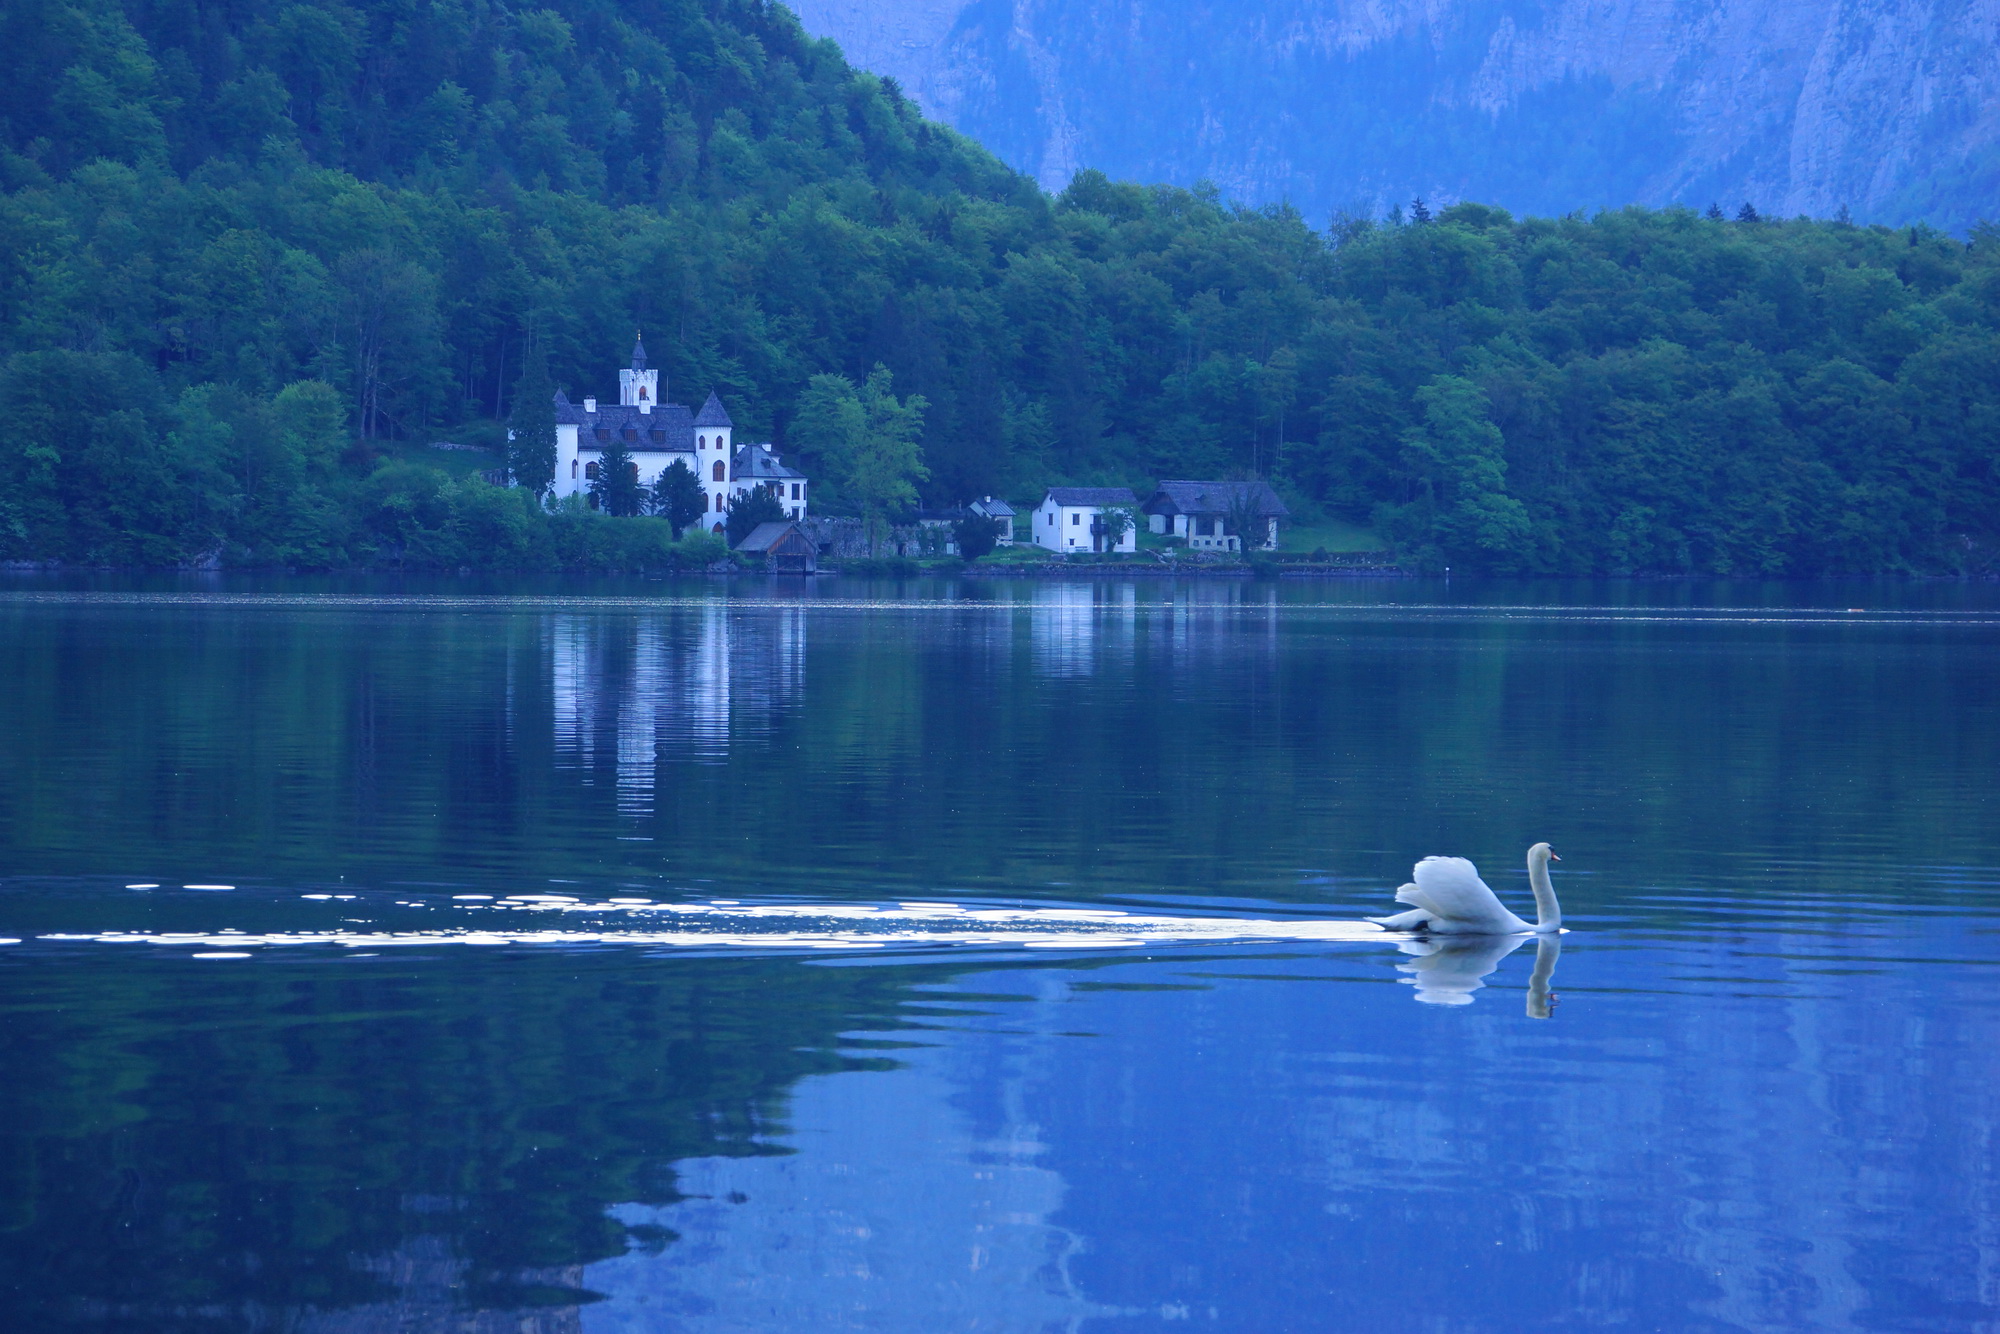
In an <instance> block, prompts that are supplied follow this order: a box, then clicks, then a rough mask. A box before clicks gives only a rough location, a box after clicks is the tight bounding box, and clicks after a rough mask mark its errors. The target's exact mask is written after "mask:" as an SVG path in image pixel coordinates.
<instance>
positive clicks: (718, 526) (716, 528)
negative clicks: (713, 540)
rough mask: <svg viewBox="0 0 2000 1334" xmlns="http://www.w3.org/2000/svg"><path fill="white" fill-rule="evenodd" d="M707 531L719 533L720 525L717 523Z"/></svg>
mask: <svg viewBox="0 0 2000 1334" xmlns="http://www.w3.org/2000/svg"><path fill="white" fill-rule="evenodd" d="M708 531H709V532H711V533H720V532H721V531H722V525H721V524H719V523H718V524H717V525H715V527H713V528H711V529H709V530H708Z"/></svg>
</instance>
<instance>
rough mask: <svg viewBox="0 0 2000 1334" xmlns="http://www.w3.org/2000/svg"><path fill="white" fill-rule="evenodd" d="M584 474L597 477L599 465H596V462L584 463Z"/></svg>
mask: <svg viewBox="0 0 2000 1334" xmlns="http://www.w3.org/2000/svg"><path fill="white" fill-rule="evenodd" d="M583 475H584V476H585V477H595V476H597V465H596V464H595V463H586V464H584V465H583Z"/></svg>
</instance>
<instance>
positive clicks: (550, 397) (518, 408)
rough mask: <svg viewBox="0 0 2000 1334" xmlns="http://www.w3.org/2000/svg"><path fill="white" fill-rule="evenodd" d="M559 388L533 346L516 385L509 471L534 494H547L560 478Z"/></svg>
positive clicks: (508, 456)
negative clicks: (557, 412)
mask: <svg viewBox="0 0 2000 1334" xmlns="http://www.w3.org/2000/svg"><path fill="white" fill-rule="evenodd" d="M555 397H556V387H555V383H554V382H553V381H551V380H550V379H549V364H548V358H547V357H546V356H545V355H544V354H543V352H542V348H541V345H540V344H539V343H530V344H529V347H528V353H527V360H526V364H524V365H523V366H522V368H521V378H520V379H518V380H516V381H515V382H514V412H513V415H512V417H510V418H509V420H508V439H507V472H508V474H509V475H510V476H511V477H512V478H513V479H514V481H515V483H516V484H517V485H519V486H521V487H523V488H525V489H526V490H527V491H528V492H529V493H530V494H532V495H536V496H540V495H543V494H545V493H547V491H548V489H549V488H550V487H551V486H553V485H554V484H555V479H556V405H555Z"/></svg>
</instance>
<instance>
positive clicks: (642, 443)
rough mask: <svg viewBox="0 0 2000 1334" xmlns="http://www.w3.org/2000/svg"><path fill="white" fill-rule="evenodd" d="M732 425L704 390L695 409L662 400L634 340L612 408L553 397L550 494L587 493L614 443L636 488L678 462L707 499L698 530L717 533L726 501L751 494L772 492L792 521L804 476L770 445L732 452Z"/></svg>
mask: <svg viewBox="0 0 2000 1334" xmlns="http://www.w3.org/2000/svg"><path fill="white" fill-rule="evenodd" d="M734 431H735V424H734V423H732V422H731V421H730V420H729V413H728V411H727V410H725V409H724V408H723V406H722V399H721V398H719V397H718V396H717V395H715V394H714V393H710V394H709V396H708V401H707V402H706V403H704V404H702V405H701V411H700V412H691V411H689V410H688V408H687V407H686V406H685V405H683V404H680V403H669V402H666V401H665V399H664V397H663V396H662V392H661V389H660V372H659V371H658V370H657V369H655V368H650V367H648V366H647V365H646V345H645V344H644V343H643V342H639V341H637V340H634V342H633V344H632V364H631V366H630V367H628V368H627V369H625V370H621V371H619V372H618V402H617V404H616V405H615V406H614V405H612V404H609V403H600V402H598V400H597V399H595V398H586V399H584V400H583V403H582V404H581V405H580V406H579V405H578V404H575V403H572V402H570V401H569V397H568V396H567V395H566V394H564V393H562V392H561V391H560V390H558V391H557V393H556V480H555V488H554V493H555V495H556V496H557V497H559V498H560V497H562V496H573V495H580V494H587V493H588V492H589V490H590V484H591V483H592V482H593V481H595V480H597V470H598V465H599V462H600V460H602V459H603V457H604V451H605V450H607V449H609V448H611V446H612V443H613V442H614V441H621V442H623V444H624V446H625V448H626V449H627V450H629V451H631V454H632V467H633V470H634V472H635V473H636V475H637V478H638V482H639V485H641V486H651V485H652V484H653V483H654V482H655V481H656V480H658V478H659V476H660V474H661V473H663V472H665V471H666V470H667V469H668V468H670V467H672V466H673V465H674V464H675V463H677V462H678V463H684V464H686V465H687V468H688V471H689V472H692V473H693V474H694V475H695V478H696V479H697V480H698V481H700V482H701V486H702V491H703V493H704V494H705V495H706V496H707V498H708V517H707V518H706V519H705V520H703V523H704V525H705V526H707V527H709V528H711V529H713V530H715V531H717V532H720V531H721V529H722V523H723V518H724V516H725V515H726V514H727V513H728V510H729V505H730V502H731V501H733V500H734V499H735V498H736V497H738V496H742V495H745V494H747V493H748V492H750V491H751V490H753V489H762V490H766V491H769V492H771V493H772V494H773V495H774V496H776V497H777V499H778V501H779V503H780V504H781V505H783V506H784V509H785V513H786V514H787V515H788V516H789V517H791V518H794V519H802V518H804V517H805V515H806V503H807V502H806V488H807V479H806V475H805V474H804V473H802V472H800V471H798V470H797V469H795V468H789V467H786V466H785V464H784V463H783V462H782V460H781V459H780V458H779V456H778V454H777V452H776V451H775V450H774V449H773V448H772V447H771V445H770V444H769V443H761V444H750V445H744V446H742V447H740V448H738V447H736V446H735V445H734V444H733V442H732V440H731V435H732V434H733V432H734Z"/></svg>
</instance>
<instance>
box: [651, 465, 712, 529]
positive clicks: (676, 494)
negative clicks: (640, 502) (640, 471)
mask: <svg viewBox="0 0 2000 1334" xmlns="http://www.w3.org/2000/svg"><path fill="white" fill-rule="evenodd" d="M652 502H653V513H655V514H657V515H659V516H660V517H661V518H663V519H665V520H666V521H667V522H668V523H670V524H672V525H673V529H674V540H675V541H676V542H678V541H680V538H681V534H682V533H683V532H685V531H686V530H687V526H688V525H689V524H691V523H694V522H695V521H696V520H698V519H700V518H701V516H702V515H703V514H705V513H707V512H708V493H707V492H706V491H704V490H702V486H701V479H700V478H698V477H696V476H695V475H694V473H693V472H692V471H691V470H690V469H689V468H688V466H687V464H686V463H684V462H682V461H681V460H680V459H675V460H674V461H673V462H672V463H670V464H668V465H667V466H666V467H665V468H662V469H661V470H660V475H659V476H658V477H656V478H654V479H653V495H652Z"/></svg>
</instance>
